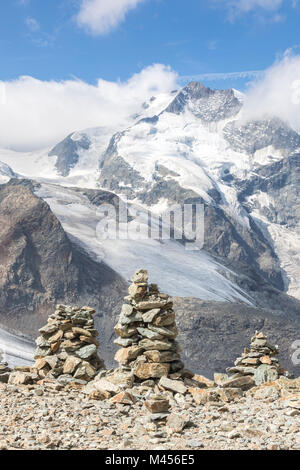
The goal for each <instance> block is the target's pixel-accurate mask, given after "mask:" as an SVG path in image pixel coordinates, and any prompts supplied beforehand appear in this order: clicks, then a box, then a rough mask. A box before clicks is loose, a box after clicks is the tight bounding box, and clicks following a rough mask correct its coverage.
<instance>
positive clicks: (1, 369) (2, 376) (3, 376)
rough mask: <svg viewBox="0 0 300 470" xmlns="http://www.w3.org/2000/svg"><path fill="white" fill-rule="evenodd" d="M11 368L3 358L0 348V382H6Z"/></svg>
mask: <svg viewBox="0 0 300 470" xmlns="http://www.w3.org/2000/svg"><path fill="white" fill-rule="evenodd" d="M10 373H11V369H10V368H9V367H8V364H7V362H5V361H4V360H3V355H2V351H1V350H0V383H7V382H8V379H9V376H10Z"/></svg>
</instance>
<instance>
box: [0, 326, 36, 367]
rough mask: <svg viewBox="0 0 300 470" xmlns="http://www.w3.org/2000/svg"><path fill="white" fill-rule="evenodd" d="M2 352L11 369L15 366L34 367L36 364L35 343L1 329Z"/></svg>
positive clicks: (0, 346) (0, 345)
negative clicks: (34, 357)
mask: <svg viewBox="0 0 300 470" xmlns="http://www.w3.org/2000/svg"><path fill="white" fill-rule="evenodd" d="M0 350H1V352H2V357H3V360H4V361H5V362H8V364H9V366H10V367H14V366H15V365H20V364H22V365H32V364H33V363H34V359H33V356H34V350H35V347H34V344H33V342H31V341H29V340H27V339H26V338H23V337H22V336H17V335H15V334H12V333H9V332H8V331H6V330H4V329H2V328H0Z"/></svg>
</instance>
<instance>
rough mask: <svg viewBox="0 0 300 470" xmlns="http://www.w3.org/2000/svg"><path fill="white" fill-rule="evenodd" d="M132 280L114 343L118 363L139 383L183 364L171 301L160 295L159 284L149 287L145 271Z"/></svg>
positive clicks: (177, 370)
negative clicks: (116, 349)
mask: <svg viewBox="0 0 300 470" xmlns="http://www.w3.org/2000/svg"><path fill="white" fill-rule="evenodd" d="M131 280H132V284H131V285H130V287H129V289H128V292H129V296H127V297H125V302H126V303H125V304H124V305H123V307H122V312H121V315H120V317H119V321H118V324H117V325H116V326H115V333H116V334H117V336H118V338H117V339H116V340H115V341H114V342H115V344H117V345H118V346H120V347H121V349H119V350H118V351H117V353H116V355H115V360H116V361H117V362H119V364H120V369H121V370H123V371H128V372H129V371H131V372H132V373H133V375H134V377H135V379H138V380H139V381H146V380H148V379H159V378H161V377H164V376H168V375H170V374H173V373H177V372H180V371H181V370H183V367H184V365H183V363H182V362H181V360H180V354H179V353H180V347H179V345H178V343H177V342H176V341H175V339H176V337H177V335H178V330H177V327H176V324H175V313H174V310H173V302H172V300H171V298H169V297H168V295H166V294H162V293H160V292H159V290H158V287H157V285H156V284H151V285H150V286H148V272H147V271H146V270H143V269H141V270H139V271H137V272H136V273H135V274H134V276H133V277H132V278H131Z"/></svg>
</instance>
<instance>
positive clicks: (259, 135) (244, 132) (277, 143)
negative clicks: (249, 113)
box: [223, 118, 300, 154]
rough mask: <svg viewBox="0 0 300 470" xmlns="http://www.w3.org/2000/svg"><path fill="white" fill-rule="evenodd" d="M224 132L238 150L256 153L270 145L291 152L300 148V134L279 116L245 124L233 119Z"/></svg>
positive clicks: (232, 145) (231, 144)
mask: <svg viewBox="0 0 300 470" xmlns="http://www.w3.org/2000/svg"><path fill="white" fill-rule="evenodd" d="M223 134H224V138H225V139H226V140H227V141H228V143H229V144H230V146H231V147H232V148H233V149H234V150H236V151H237V152H247V153H249V154H254V153H255V152H256V151H257V150H261V149H263V148H265V147H268V146H269V145H272V146H273V147H274V148H275V149H281V150H287V151H289V152H292V151H294V150H297V149H299V148H300V135H299V134H298V133H297V132H295V131H294V130H293V129H291V128H290V127H289V126H288V125H287V124H285V123H284V122H283V121H281V120H280V119H278V118H272V119H265V120H261V121H250V122H247V123H245V124H241V123H240V122H239V121H232V122H229V123H228V124H227V125H226V127H225V128H224V132H223Z"/></svg>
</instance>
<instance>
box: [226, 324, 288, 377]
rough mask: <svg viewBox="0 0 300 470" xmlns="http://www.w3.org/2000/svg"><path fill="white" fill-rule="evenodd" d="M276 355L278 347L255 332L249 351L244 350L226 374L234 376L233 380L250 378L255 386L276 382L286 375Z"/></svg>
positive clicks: (260, 333) (261, 334)
mask: <svg viewBox="0 0 300 470" xmlns="http://www.w3.org/2000/svg"><path fill="white" fill-rule="evenodd" d="M278 354H279V350H278V346H273V345H272V344H270V343H269V342H268V339H267V337H266V336H265V335H264V334H263V333H262V332H258V331H256V332H255V334H254V336H253V337H252V338H251V345H250V349H248V348H245V349H244V352H243V354H242V357H239V358H238V359H237V360H236V361H235V363H234V367H230V368H228V369H227V372H228V373H229V374H234V378H239V377H245V376H250V377H252V378H253V380H254V382H255V384H256V385H259V384H261V383H264V382H270V381H273V380H277V379H278V377H279V376H280V375H286V373H285V371H284V370H283V369H282V367H281V365H280V363H279V360H278V357H277V356H278Z"/></svg>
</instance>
